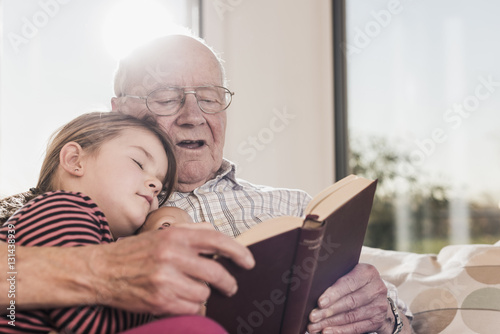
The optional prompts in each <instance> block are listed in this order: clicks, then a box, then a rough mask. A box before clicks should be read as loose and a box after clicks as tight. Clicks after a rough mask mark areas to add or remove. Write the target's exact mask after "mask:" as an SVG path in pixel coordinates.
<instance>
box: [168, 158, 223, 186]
mask: <svg viewBox="0 0 500 334" xmlns="http://www.w3.org/2000/svg"><path fill="white" fill-rule="evenodd" d="M208 167H209V166H208V165H207V163H202V162H198V163H188V164H183V165H179V168H178V171H179V172H178V183H177V191H180V192H190V191H193V190H194V189H196V188H198V187H200V186H202V185H203V184H205V183H206V182H207V181H208V180H211V179H213V178H214V177H215V172H216V171H217V170H218V168H217V169H213V168H208ZM214 170H215V171H214Z"/></svg>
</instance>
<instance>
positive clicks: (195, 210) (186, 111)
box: [111, 36, 411, 333]
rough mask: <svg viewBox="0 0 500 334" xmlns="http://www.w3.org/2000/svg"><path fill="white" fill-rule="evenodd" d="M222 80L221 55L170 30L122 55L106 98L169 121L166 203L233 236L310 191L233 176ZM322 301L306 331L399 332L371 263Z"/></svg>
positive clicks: (227, 97)
mask: <svg viewBox="0 0 500 334" xmlns="http://www.w3.org/2000/svg"><path fill="white" fill-rule="evenodd" d="M224 85H225V77H224V70H223V67H222V65H221V61H220V59H218V57H217V56H216V54H215V53H214V52H213V51H212V50H210V49H209V48H208V47H207V46H206V45H205V44H204V43H203V42H202V41H200V40H196V39H194V38H192V37H188V36H167V37H164V38H161V39H158V40H155V41H154V42H152V43H150V44H148V45H146V46H144V47H143V48H141V49H140V50H137V51H136V52H134V53H132V54H131V55H130V56H128V57H127V58H126V59H124V60H123V61H122V62H121V63H120V67H119V69H118V71H117V73H116V77H115V94H116V97H115V98H113V99H112V100H111V102H112V106H113V110H115V111H119V112H123V113H126V114H130V115H134V116H143V115H146V114H153V115H155V117H156V119H157V121H158V122H159V123H160V124H161V125H162V126H163V127H164V128H165V129H166V131H167V133H168V134H169V135H170V137H171V138H172V141H173V142H174V144H175V153H176V156H177V159H178V162H179V169H178V170H179V185H178V189H177V192H176V193H175V194H174V195H173V197H172V198H171V199H170V200H169V201H168V203H167V205H171V206H177V207H180V208H182V209H184V210H186V211H187V212H188V213H189V214H190V215H191V216H192V217H193V219H194V221H195V222H203V221H209V222H210V223H212V225H214V227H215V228H216V229H218V230H219V231H221V232H223V233H225V234H227V235H230V236H237V235H239V234H240V233H242V232H244V231H245V230H247V229H249V228H250V227H251V226H252V225H255V224H258V223H259V222H261V221H262V220H264V219H267V218H270V217H276V216H281V215H298V216H301V215H302V214H303V210H304V208H305V206H306V205H307V202H308V201H309V200H310V197H309V196H308V195H307V194H305V193H304V192H301V191H296V190H289V189H272V188H269V187H261V186H255V185H252V184H250V183H248V182H245V181H243V180H240V179H237V178H236V177H235V167H234V165H233V164H231V163H230V162H229V161H227V160H225V159H223V153H222V152H223V146H224V141H225V130H226V108H227V107H228V106H229V104H230V102H231V98H232V93H231V92H230V91H229V90H228V89H226V88H224ZM391 293H392V294H393V293H394V291H393V292H391ZM393 298H395V296H393ZM319 305H320V308H319V309H317V310H314V311H313V312H312V314H311V316H310V319H311V321H312V323H311V324H310V325H309V327H308V329H309V331H311V332H319V331H322V332H323V333H330V332H332V333H333V331H334V330H340V329H341V330H342V332H346V333H365V332H370V331H372V332H373V331H376V332H378V333H393V332H397V327H398V326H396V324H395V315H394V314H393V310H392V309H391V307H390V305H389V303H388V301H387V289H386V287H385V285H384V283H383V281H382V280H381V279H380V276H379V274H378V272H377V271H376V270H375V269H374V268H373V267H370V266H367V265H362V264H360V265H358V266H357V267H356V268H355V269H354V270H353V271H352V272H351V273H349V274H348V275H346V276H345V277H343V278H342V279H340V280H339V281H338V282H337V283H336V284H335V285H333V286H332V287H331V288H329V289H328V290H327V291H325V293H324V294H323V295H322V296H321V297H320V299H319ZM402 318H403V322H404V324H405V325H406V326H403V330H402V331H401V332H402V333H410V332H411V328H410V325H409V324H408V321H407V319H406V317H404V316H403V317H402Z"/></svg>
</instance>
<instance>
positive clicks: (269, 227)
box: [235, 216, 304, 246]
mask: <svg viewBox="0 0 500 334" xmlns="http://www.w3.org/2000/svg"><path fill="white" fill-rule="evenodd" d="M303 222H304V220H303V218H300V217H292V216H282V217H277V218H272V219H269V220H266V221H263V222H262V223H260V224H258V225H256V226H254V227H252V228H251V229H249V230H248V231H245V232H243V233H242V234H240V235H239V236H238V237H236V239H235V240H236V241H238V242H239V243H240V244H242V245H243V246H248V245H251V244H254V243H256V242H258V241H261V240H264V239H268V238H271V237H273V236H275V235H278V234H281V233H284V232H287V231H290V230H293V229H296V228H299V227H302V224H303Z"/></svg>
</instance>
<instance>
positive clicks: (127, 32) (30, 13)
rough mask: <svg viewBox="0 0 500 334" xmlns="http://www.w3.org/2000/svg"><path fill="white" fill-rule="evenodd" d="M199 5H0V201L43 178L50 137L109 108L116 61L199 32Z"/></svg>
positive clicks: (120, 0) (128, 0) (160, 1)
mask: <svg viewBox="0 0 500 334" xmlns="http://www.w3.org/2000/svg"><path fill="white" fill-rule="evenodd" d="M198 6H199V1H198V0H196V1H195V0H145V1H132V0H109V1H69V0H23V1H17V0H3V1H2V0H0V41H1V45H2V48H1V49H0V61H1V63H0V70H1V72H0V73H1V76H0V197H1V196H7V195H12V194H15V193H18V192H21V191H26V190H28V189H29V188H30V187H32V186H34V185H35V183H36V180H37V178H38V171H39V169H40V165H41V161H42V158H43V155H44V150H45V146H46V143H47V141H48V138H49V136H50V135H51V134H52V133H53V132H54V131H55V130H56V129H57V128H58V127H59V126H61V125H63V124H65V123H66V122H67V121H69V120H70V119H72V118H74V117H76V116H77V115H79V114H82V113H84V112H89V111H95V110H109V109H110V108H111V106H110V99H111V97H112V96H113V95H114V94H113V84H112V81H113V73H114V70H115V68H116V64H117V60H118V59H119V58H120V57H121V56H122V54H123V53H125V52H127V51H128V50H130V49H131V48H133V47H135V46H136V45H137V44H138V43H141V42H144V41H146V40H147V39H149V38H154V37H156V36H159V35H163V34H166V33H168V32H172V31H176V30H177V29H178V28H179V27H189V28H191V29H192V31H193V33H195V34H198V33H199V28H198V27H199V18H198V16H199V15H198V13H199V11H198V10H199V7H198Z"/></svg>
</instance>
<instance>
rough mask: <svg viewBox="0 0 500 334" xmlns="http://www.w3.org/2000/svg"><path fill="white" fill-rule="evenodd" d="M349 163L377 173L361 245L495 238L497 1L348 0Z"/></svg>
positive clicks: (499, 162) (499, 225) (499, 222)
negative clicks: (367, 230)
mask: <svg viewBox="0 0 500 334" xmlns="http://www.w3.org/2000/svg"><path fill="white" fill-rule="evenodd" d="M345 10H346V39H345V43H343V44H342V46H341V48H342V50H343V52H344V54H345V56H346V61H347V67H346V71H347V77H346V78H347V101H348V107H347V111H348V116H349V117H348V118H349V119H348V133H349V137H348V143H349V144H348V145H349V149H350V154H349V166H350V170H351V171H352V172H354V173H357V174H361V175H366V176H369V177H378V178H379V189H378V191H377V198H376V201H375V205H374V209H373V213H372V219H371V222H370V226H369V232H368V235H367V239H366V240H365V244H366V245H368V246H375V247H382V248H388V249H398V250H407V251H416V252H437V251H438V250H439V249H440V248H441V247H442V246H444V245H446V244H459V243H492V242H495V241H498V240H499V239H500V208H499V206H500V178H499V177H498V176H497V171H498V169H499V167H500V131H499V130H500V113H499V112H498V110H499V108H500V66H499V65H498V59H500V46H499V44H498V43H497V37H496V34H497V32H498V31H499V29H500V21H499V20H498V19H497V18H496V16H495V15H496V13H498V12H499V11H500V3H498V2H496V1H486V0H483V1H452V0H442V1H438V2H436V1H431V0H420V1H410V0H406V1H405V0H373V1H358V0H346V8H345Z"/></svg>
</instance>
